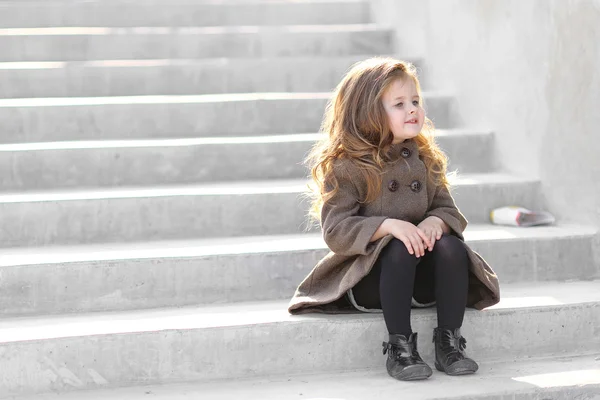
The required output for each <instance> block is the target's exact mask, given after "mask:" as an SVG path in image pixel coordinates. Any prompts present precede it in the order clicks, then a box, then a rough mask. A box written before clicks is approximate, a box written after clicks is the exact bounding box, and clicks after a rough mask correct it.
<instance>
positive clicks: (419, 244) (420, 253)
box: [413, 235, 425, 257]
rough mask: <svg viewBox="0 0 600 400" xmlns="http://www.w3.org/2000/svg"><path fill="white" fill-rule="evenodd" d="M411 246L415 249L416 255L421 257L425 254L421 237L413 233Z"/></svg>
mask: <svg viewBox="0 0 600 400" xmlns="http://www.w3.org/2000/svg"><path fill="white" fill-rule="evenodd" d="M413 241H414V243H413V246H415V244H416V246H415V250H416V252H417V255H418V256H419V257H422V256H424V255H425V248H424V247H423V239H421V237H420V235H414V236H413Z"/></svg>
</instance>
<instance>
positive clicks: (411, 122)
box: [405, 118, 417, 124]
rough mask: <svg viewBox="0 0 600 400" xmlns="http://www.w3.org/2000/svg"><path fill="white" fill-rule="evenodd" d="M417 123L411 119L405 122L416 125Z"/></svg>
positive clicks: (414, 119)
mask: <svg viewBox="0 0 600 400" xmlns="http://www.w3.org/2000/svg"><path fill="white" fill-rule="evenodd" d="M416 123H417V119H416V118H413V119H409V120H408V121H406V122H405V124H416Z"/></svg>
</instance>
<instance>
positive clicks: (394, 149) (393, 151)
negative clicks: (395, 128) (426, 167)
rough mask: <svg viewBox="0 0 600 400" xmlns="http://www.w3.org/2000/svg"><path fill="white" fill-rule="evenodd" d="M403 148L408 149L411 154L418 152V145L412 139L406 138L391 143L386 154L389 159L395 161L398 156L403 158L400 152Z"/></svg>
mask: <svg viewBox="0 0 600 400" xmlns="http://www.w3.org/2000/svg"><path fill="white" fill-rule="evenodd" d="M404 149H408V150H409V151H410V153H411V156H412V155H415V154H416V155H418V154H419V146H418V144H417V142H416V141H415V140H414V139H407V140H405V141H404V142H402V143H396V144H392V145H391V147H390V149H389V150H388V152H387V154H388V155H389V157H390V160H391V161H392V162H393V161H396V160H398V159H399V158H403V156H402V152H403V150H404Z"/></svg>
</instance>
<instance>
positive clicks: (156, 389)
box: [22, 355, 600, 400]
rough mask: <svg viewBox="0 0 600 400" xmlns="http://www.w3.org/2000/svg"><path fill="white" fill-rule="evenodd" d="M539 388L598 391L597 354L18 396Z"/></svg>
mask: <svg viewBox="0 0 600 400" xmlns="http://www.w3.org/2000/svg"><path fill="white" fill-rule="evenodd" d="M542 388H546V390H547V391H548V392H550V393H552V391H557V390H561V391H569V390H574V391H576V390H583V391H586V392H588V393H592V391H593V392H594V393H597V394H598V396H600V357H599V356H598V355H587V356H580V357H569V358H553V359H537V360H528V361H520V362H504V363H488V364H481V365H480V369H479V371H478V373H477V374H475V375H470V376H463V377H450V376H447V375H445V374H442V373H440V372H437V371H434V375H433V376H432V377H431V378H429V379H428V380H427V381H422V382H400V381H396V380H394V379H392V378H390V377H389V376H388V375H387V373H386V371H385V369H384V368H380V369H377V370H366V371H355V372H346V373H338V374H320V375H302V376H284V377H277V378H274V379H273V378H271V379H269V378H264V379H260V380H257V379H253V380H228V381H226V382H213V383H205V384H193V383H189V384H176V385H164V386H145V387H134V388H124V389H115V390H100V391H90V392H77V393H65V394H61V395H56V394H48V395H38V396H32V397H26V398H23V399H22V400H50V399H56V398H60V399H64V400H75V399H77V400H141V399H156V400H163V399H164V400H167V399H168V400H183V399H186V400H187V399H211V400H230V399H240V400H241V399H243V400H275V399H277V400H291V399H294V400H297V399H305V400H325V399H327V400H367V399H377V400H397V399H406V400H425V399H440V398H445V399H449V398H454V399H460V398H461V397H463V396H465V397H466V396H484V395H492V394H498V395H501V394H508V393H511V394H515V393H534V392H540V391H541V390H542ZM477 398H479V397H477ZM510 398H513V397H512V396H511V397H510ZM536 398H537V397H536ZM540 398H542V397H540ZM543 398H553V397H551V396H548V397H543ZM561 398H569V397H561ZM572 398H579V397H575V396H574V397H572ZM470 399H472V398H470Z"/></svg>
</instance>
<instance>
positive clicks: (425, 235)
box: [417, 228, 431, 247]
mask: <svg viewBox="0 0 600 400" xmlns="http://www.w3.org/2000/svg"><path fill="white" fill-rule="evenodd" d="M417 234H418V235H419V236H420V237H421V239H422V240H423V242H425V244H426V245H427V247H429V246H431V240H430V238H429V235H428V234H426V233H425V232H423V231H422V230H421V229H419V228H417Z"/></svg>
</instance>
